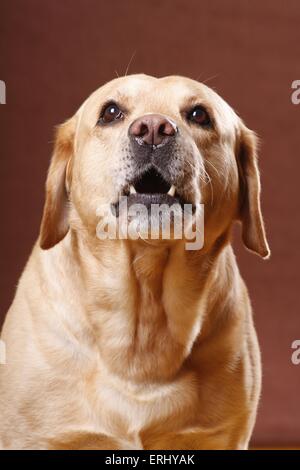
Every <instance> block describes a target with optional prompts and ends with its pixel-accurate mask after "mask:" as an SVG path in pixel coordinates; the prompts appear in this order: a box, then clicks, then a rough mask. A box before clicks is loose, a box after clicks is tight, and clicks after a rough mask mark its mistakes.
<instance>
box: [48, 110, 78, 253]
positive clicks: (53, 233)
mask: <svg viewBox="0 0 300 470" xmlns="http://www.w3.org/2000/svg"><path fill="white" fill-rule="evenodd" d="M75 127H76V117H73V118H71V119H69V120H68V121H66V122H65V123H63V124H61V125H60V126H59V127H58V128H57V131H56V137H55V144H54V151H53V156H52V159H51V164H50V168H49V171H48V177H47V182H46V200H45V205H44V212H43V218H42V223H41V229H40V246H41V248H43V249H44V250H47V249H49V248H52V247H53V246H54V245H56V244H57V243H58V242H60V241H61V240H62V239H63V238H64V237H65V235H66V234H67V233H68V230H69V220H68V218H69V217H68V212H69V208H68V205H69V202H68V194H67V186H66V185H67V184H70V177H71V175H70V171H68V170H69V167H70V165H69V162H70V161H71V159H72V157H73V153H74V137H75ZM67 173H68V174H67ZM67 179H68V181H67Z"/></svg>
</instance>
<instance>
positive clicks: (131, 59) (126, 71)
mask: <svg viewBox="0 0 300 470" xmlns="http://www.w3.org/2000/svg"><path fill="white" fill-rule="evenodd" d="M135 54H136V50H135V51H134V52H133V54H132V56H131V58H130V60H129V62H128V65H127V67H126V70H125V75H124V76H125V77H126V76H127V74H128V72H129V67H130V65H131V62H132V61H133V58H134V56H135Z"/></svg>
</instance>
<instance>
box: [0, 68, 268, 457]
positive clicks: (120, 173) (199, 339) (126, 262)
mask: <svg viewBox="0 0 300 470" xmlns="http://www.w3.org/2000/svg"><path fill="white" fill-rule="evenodd" d="M121 197H123V198H125V199H126V200H127V202H128V206H129V208H130V207H131V206H132V205H133V204H138V205H140V206H141V205H142V206H144V207H146V209H147V211H148V209H149V208H150V206H151V207H152V205H155V204H156V205H157V204H158V205H159V204H163V205H164V207H169V206H170V205H171V204H173V203H176V204H177V205H178V204H179V205H180V207H183V206H185V205H187V206H188V205H189V206H191V211H190V215H191V219H192V224H194V223H195V220H193V218H196V215H195V214H196V213H199V212H197V210H196V211H195V207H198V205H199V204H201V205H203V206H201V207H203V208H204V244H203V246H202V247H201V249H200V248H199V249H187V247H186V237H181V238H180V237H178V238H176V237H174V236H170V238H169V239H167V238H166V239H164V238H163V237H162V236H159V237H158V238H155V239H151V237H150V238H148V239H146V238H145V237H144V236H142V235H141V236H137V237H135V236H132V235H130V234H128V237H122V236H119V235H117V236H116V237H107V238H105V236H99V234H98V232H97V227H99V223H100V225H101V220H103V218H104V215H103V213H102V212H101V211H100V212H99V207H100V208H102V207H103V206H105V205H106V206H107V207H110V208H111V214H110V218H111V219H114V220H115V221H116V224H117V225H120V224H121V223H122V224H124V223H125V220H127V221H128V220H129V219H130V221H135V222H138V221H139V222H140V223H141V226H142V229H141V231H140V232H139V231H138V232H137V233H142V232H143V230H144V228H145V227H144V226H145V224H146V222H147V217H148V219H151V218H152V215H151V214H150V212H147V214H148V215H146V217H145V214H144V215H143V216H141V217H140V220H139V215H138V214H136V215H135V216H133V217H131V218H130V217H129V215H128V214H127V212H126V211H125V208H124V207H125V206H124V207H123V206H121V205H120V199H121ZM127 209H128V207H127ZM124 211H125V212H124ZM124 213H125V214H126V215H125V217H124ZM122 214H123V217H122ZM157 220H158V224H159V226H161V223H162V222H163V221H164V220H165V219H164V213H161V214H159V216H158V219H157V218H156V221H157ZM174 220H175V218H171V219H169V221H170V224H171V225H172V224H173V225H174ZM236 220H238V221H241V223H242V235H243V241H244V244H245V246H246V247H247V248H248V249H249V250H251V251H253V252H255V253H257V254H259V255H260V256H262V257H263V258H267V257H268V256H269V248H268V244H267V241H266V237H265V231H264V225H263V220H262V215H261V209H260V181H259V172H258V168H257V155H256V138H255V135H254V133H253V132H252V131H250V130H249V129H248V128H247V127H246V126H245V125H244V124H243V122H242V121H241V119H240V118H239V117H238V116H237V115H236V114H235V113H234V111H233V110H232V109H231V108H230V106H229V105H228V104H226V103H225V102H224V101H223V99H222V98H220V97H219V96H218V95H217V94H216V93H215V92H214V91H212V90H211V89H210V88H208V87H207V86H205V85H203V84H200V83H198V82H195V81H193V80H190V79H187V78H183V77H178V76H171V77H165V78H160V79H157V78H154V77H150V76H145V75H133V76H127V77H123V78H118V79H116V80H113V81H111V82H109V83H107V84H106V85H104V86H103V87H101V88H99V89H98V90H97V91H96V92H94V93H93V94H92V95H91V96H90V97H89V98H88V99H87V100H86V101H85V102H84V104H83V105H82V106H81V108H80V109H79V110H78V112H77V113H76V114H75V115H74V117H72V118H71V119H70V120H68V121H67V122H65V123H64V124H62V125H61V126H60V127H59V128H58V131H57V136H56V142H55V147H54V154H53V157H52V161H51V165H50V170H49V174H48V179H47V186H46V202H45V208H44V214H43V219H42V224H41V231H40V236H39V240H38V241H37V243H36V245H35V246H34V248H33V252H32V254H31V256H30V259H29V261H28V263H27V265H26V268H25V270H24V272H23V274H22V277H21V279H20V282H19V285H18V289H17V292H16V296H15V299H14V301H13V304H12V306H11V308H10V310H9V312H8V314H7V317H6V320H5V323H4V327H3V331H2V336H1V338H2V341H3V342H5V344H6V349H7V358H6V364H5V365H1V366H0V400H1V401H0V442H1V446H2V448H4V449H246V448H247V446H248V443H249V439H250V436H251V432H252V429H253V426H254V422H255V416H256V409H257V404H258V400H259V395H260V384H261V366H260V353H259V347H258V344H257V338H256V334H255V330H254V327H253V321H252V313H251V305H250V301H249V297H248V293H247V289H246V287H245V284H244V282H243V280H242V279H241V276H240V273H239V270H238V267H237V263H236V260H235V256H234V254H233V251H232V247H231V244H230V236H231V230H232V226H233V223H234V221H236ZM148 221H149V220H148ZM173 228H174V227H173ZM171 232H172V231H171ZM143 233H144V232H143ZM172 233H173V232H172ZM102 235H103V233H102Z"/></svg>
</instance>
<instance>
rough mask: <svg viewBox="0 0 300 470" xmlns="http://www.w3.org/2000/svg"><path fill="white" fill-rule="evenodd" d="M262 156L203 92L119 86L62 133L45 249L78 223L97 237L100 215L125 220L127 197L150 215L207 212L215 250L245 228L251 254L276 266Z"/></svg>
mask: <svg viewBox="0 0 300 470" xmlns="http://www.w3.org/2000/svg"><path fill="white" fill-rule="evenodd" d="M256 147H257V144H256V137H255V135H254V133H253V132H252V131H250V130H249V129H247V128H246V126H245V125H244V124H243V122H242V121H241V119H240V118H239V117H238V116H237V115H236V114H235V113H234V111H233V110H232V108H231V107H230V106H229V105H228V104H227V103H226V102H225V101H224V100H223V99H222V98H221V97H219V96H218V95H217V94H216V93H215V92H214V91H213V90H211V89H210V88H208V87H207V86H205V85H203V84H201V83H198V82H195V81H193V80H190V79H187V78H183V77H175V76H171V77H165V78H160V79H157V78H153V77H149V76H145V75H133V76H127V77H122V78H118V79H115V80H113V81H111V82H109V83H107V84H106V85H104V86H103V87H101V88H99V89H98V90H97V91H96V92H94V93H93V94H92V95H91V96H90V97H89V98H88V99H87V100H86V101H85V102H84V104H83V105H82V106H81V108H80V109H79V110H78V112H77V113H76V114H75V116H74V117H73V118H71V119H70V120H68V121H67V122H65V123H64V124H62V125H61V126H60V127H59V128H58V132H57V137H56V142H55V148H54V155H53V158H52V162H51V166H50V169H49V174H48V179H47V187H46V203H45V208H44V214H43V220H42V225H41V236H40V244H41V247H42V248H44V249H47V248H51V247H52V246H54V245H55V244H56V243H58V242H59V241H60V240H62V239H63V237H64V236H65V235H66V233H67V232H68V230H69V228H70V226H71V228H74V229H75V228H76V225H78V220H80V224H81V225H82V226H84V227H85V229H86V230H87V231H88V232H89V233H90V234H94V236H96V226H97V223H98V221H99V214H98V210H99V206H102V205H105V204H106V205H109V206H110V207H111V208H112V211H113V212H114V216H115V217H116V218H117V217H118V216H119V210H120V207H119V201H120V196H127V200H128V203H129V205H131V204H133V203H139V204H143V205H144V206H146V207H149V206H151V205H152V204H166V205H167V206H170V205H172V204H174V203H177V204H179V205H180V206H183V205H184V204H190V205H191V207H196V206H197V205H198V204H199V203H202V204H204V208H205V236H207V237H208V239H209V243H213V242H214V241H215V240H216V239H217V238H218V237H220V236H221V235H222V233H225V232H226V231H228V229H229V228H230V226H231V225H232V223H233V221H234V220H240V221H241V222H242V224H243V240H244V243H245V245H246V247H247V248H249V249H250V250H252V251H254V252H256V253H258V254H260V255H261V256H263V257H267V256H268V255H269V248H268V244H267V241H266V238H265V232H264V226H263V221H262V216H261V210H260V181H259V172H258V168H257V156H256ZM97 214H98V215H97ZM76 220H77V222H76Z"/></svg>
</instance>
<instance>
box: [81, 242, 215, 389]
mask: <svg viewBox="0 0 300 470" xmlns="http://www.w3.org/2000/svg"><path fill="white" fill-rule="evenodd" d="M108 243H109V245H108ZM72 247H73V250H74V251H75V252H76V259H77V263H78V265H79V266H80V271H81V273H82V279H83V282H84V285H85V292H86V310H87V313H88V316H89V320H90V322H91V324H92V327H93V331H94V333H95V336H96V342H97V345H98V348H99V351H100V354H101V357H102V359H103V360H104V361H105V362H106V364H107V366H108V368H109V369H110V370H111V371H113V372H114V373H115V374H118V375H120V376H122V377H126V378H127V379H130V380H133V381H137V382H140V381H144V380H150V381H161V380H168V379H170V378H172V377H174V375H175V374H176V373H178V372H179V371H180V368H181V366H182V364H183V362H184V361H185V359H186V358H187V357H188V355H189V353H190V351H191V348H192V347H193V344H194V342H195V339H196V338H197V336H198V334H199V332H200V329H201V325H202V322H203V318H204V314H205V311H206V303H207V293H208V292H209V289H207V288H206V289H204V286H205V285H206V284H207V283H209V282H210V278H211V273H212V265H213V263H212V257H211V256H209V255H208V254H206V255H205V254H204V255H199V254H197V255H195V253H192V252H188V251H186V250H185V249H184V246H183V244H180V243H174V244H173V245H169V246H168V245H164V246H159V245H156V246H151V245H149V244H146V243H145V242H136V241H135V242H129V241H128V240H126V241H125V240H123V241H122V240H108V241H107V242H105V243H104V242H103V243H100V244H99V242H97V244H94V243H93V241H91V240H88V239H85V240H84V239H82V237H80V238H79V237H78V238H77V236H76V234H73V237H72ZM200 258H201V260H200ZM204 292H205V293H206V294H204Z"/></svg>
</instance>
